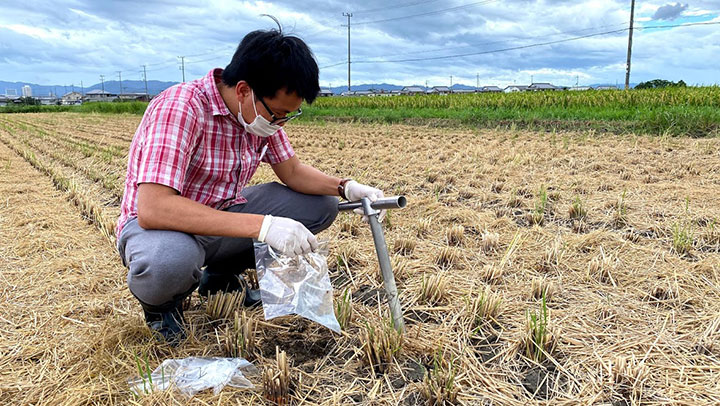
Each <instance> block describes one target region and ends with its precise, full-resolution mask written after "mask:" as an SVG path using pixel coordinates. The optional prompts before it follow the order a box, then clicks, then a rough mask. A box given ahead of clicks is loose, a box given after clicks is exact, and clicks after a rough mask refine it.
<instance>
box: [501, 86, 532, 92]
mask: <svg viewBox="0 0 720 406" xmlns="http://www.w3.org/2000/svg"><path fill="white" fill-rule="evenodd" d="M528 87H529V86H527V85H512V86H508V87H506V88H505V89H504V90H503V92H505V93H517V92H527V91H528Z"/></svg>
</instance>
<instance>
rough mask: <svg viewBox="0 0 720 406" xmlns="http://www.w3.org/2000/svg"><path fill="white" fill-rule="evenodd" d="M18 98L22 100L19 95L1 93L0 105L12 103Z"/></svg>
mask: <svg viewBox="0 0 720 406" xmlns="http://www.w3.org/2000/svg"><path fill="white" fill-rule="evenodd" d="M16 100H18V101H19V100H20V97H19V96H17V95H7V94H6V95H2V94H0V107H5V106H7V105H8V104H10V105H12V104H13V103H14V102H15V101H16Z"/></svg>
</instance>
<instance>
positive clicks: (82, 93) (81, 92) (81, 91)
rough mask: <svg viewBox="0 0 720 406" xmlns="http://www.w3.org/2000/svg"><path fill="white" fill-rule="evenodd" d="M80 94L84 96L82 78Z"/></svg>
mask: <svg viewBox="0 0 720 406" xmlns="http://www.w3.org/2000/svg"><path fill="white" fill-rule="evenodd" d="M80 94H81V95H82V97H85V86H83V82H82V80H81V81H80Z"/></svg>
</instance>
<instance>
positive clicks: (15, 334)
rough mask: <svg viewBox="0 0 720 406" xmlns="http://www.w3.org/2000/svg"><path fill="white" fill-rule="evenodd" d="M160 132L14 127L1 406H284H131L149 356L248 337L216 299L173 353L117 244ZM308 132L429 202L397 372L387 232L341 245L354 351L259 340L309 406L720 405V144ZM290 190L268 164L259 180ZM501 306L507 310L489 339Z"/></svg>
mask: <svg viewBox="0 0 720 406" xmlns="http://www.w3.org/2000/svg"><path fill="white" fill-rule="evenodd" d="M139 120H140V117H138V116H122V115H120V116H109V115H99V114H83V115H80V114H69V113H62V114H27V115H2V116H0V174H1V176H0V278H2V284H1V285H0V289H2V298H3V301H2V308H1V309H0V404H22V405H30V404H32V405H78V404H143V405H144V404H148V405H149V404H186V403H189V404H198V405H200V404H270V403H269V402H267V401H265V400H263V389H262V387H263V383H262V379H261V378H260V377H259V376H252V377H250V379H251V381H252V382H253V383H255V385H256V389H255V390H241V389H233V388H225V389H224V390H223V391H222V392H221V393H220V394H219V395H213V394H212V392H203V393H201V394H199V395H198V396H196V397H194V398H192V399H190V400H188V399H185V398H184V397H183V396H181V395H179V394H176V393H173V392H157V393H151V394H148V395H143V396H141V397H137V396H133V395H132V394H131V393H130V391H129V387H128V384H127V379H128V378H131V377H133V376H136V375H138V374H139V372H138V366H137V360H138V359H139V360H142V363H144V362H145V361H147V364H148V365H149V366H150V368H151V369H154V367H156V366H157V365H159V364H160V363H161V362H162V360H164V359H168V358H182V357H188V356H226V355H227V352H226V349H225V345H224V343H225V340H226V336H227V335H228V331H229V326H230V325H231V324H232V321H231V320H211V319H210V318H209V316H207V314H206V313H205V304H204V303H202V302H201V301H200V299H199V298H198V297H197V295H195V296H193V299H192V301H191V303H190V304H189V310H188V311H187V312H186V314H187V317H188V319H189V323H190V325H191V331H192V334H191V337H190V338H189V339H188V340H186V341H185V342H183V343H182V344H181V345H180V346H178V347H176V348H172V347H170V346H167V345H164V344H157V343H156V342H155V341H154V339H153V338H152V337H151V335H150V333H149V331H148V330H147V328H146V327H145V326H144V322H143V319H142V315H141V311H140V307H139V305H138V304H137V303H136V301H135V300H134V299H133V298H132V296H131V294H130V293H129V291H128V290H127V287H126V284H125V269H124V268H123V267H122V265H121V263H120V261H119V257H118V256H117V254H116V252H115V249H114V231H113V229H114V222H115V220H116V218H117V215H118V212H119V208H118V205H119V199H120V198H121V197H122V186H123V182H124V174H125V167H126V164H127V148H128V146H129V143H130V140H131V138H132V135H133V133H134V130H135V127H136V126H137V124H138V122H139ZM287 130H288V133H289V134H290V139H291V141H292V143H293V146H294V147H295V149H296V151H297V153H298V154H299V156H300V158H301V159H302V160H303V161H305V162H308V163H311V164H313V165H315V166H316V167H318V168H320V169H321V170H324V171H326V172H328V173H331V174H337V175H342V176H350V177H353V178H355V179H357V180H358V181H361V182H366V183H369V184H375V185H377V186H378V187H380V188H382V189H383V190H385V193H386V195H404V196H406V197H407V199H408V202H409V203H408V207H407V208H406V209H403V210H398V211H394V212H391V213H390V214H389V216H388V220H387V221H386V224H385V233H386V238H387V241H388V245H389V248H390V251H391V253H392V261H393V265H394V269H395V272H396V275H397V279H398V286H399V289H400V296H401V301H402V303H403V308H404V310H405V322H406V325H407V332H406V334H405V335H404V338H403V344H402V347H401V349H400V350H399V351H398V352H396V353H395V354H394V357H393V358H392V362H391V363H390V364H389V365H385V366H384V368H382V369H384V370H385V371H384V373H380V372H379V371H378V366H377V365H376V366H374V367H373V368H371V366H370V365H368V363H367V362H364V359H365V358H364V357H365V355H364V353H363V350H362V348H363V344H364V332H365V331H366V328H367V327H366V325H367V324H370V325H379V324H381V323H383V320H386V319H385V318H387V310H386V307H387V306H386V305H385V303H384V302H383V297H382V294H381V293H382V282H381V280H380V277H379V276H378V274H379V269H378V265H377V260H376V257H375V253H374V248H373V245H372V237H371V234H370V231H369V229H368V228H367V226H366V225H364V224H362V223H361V222H359V219H358V218H357V217H355V216H352V215H350V214H341V215H340V216H339V217H338V220H337V221H336V223H335V224H334V225H333V226H332V227H331V228H330V229H329V230H327V231H325V232H324V233H323V234H321V236H322V237H324V238H326V239H328V240H329V241H330V247H331V251H330V258H329V260H328V263H329V264H330V265H331V266H330V267H331V277H332V279H333V283H334V286H335V288H336V292H335V293H336V299H339V296H340V294H341V293H342V291H343V290H344V289H345V288H349V290H350V292H351V296H352V307H353V312H354V317H353V321H352V322H351V323H350V326H349V327H348V328H347V329H346V331H345V332H344V334H333V333H331V332H329V331H328V330H326V329H324V328H322V327H319V326H317V325H316V324H314V323H310V322H307V321H304V320H301V319H298V318H283V319H277V320H273V321H271V322H268V323H265V324H261V325H259V326H258V329H257V330H258V331H257V337H256V348H257V350H256V351H255V353H254V354H253V356H252V359H251V361H252V362H253V363H254V364H255V365H256V366H257V367H258V368H259V369H260V370H263V369H265V368H269V367H271V366H272V365H273V364H274V363H275V347H276V346H277V347H279V349H280V350H284V351H286V352H287V354H288V357H289V358H290V360H291V376H292V381H293V385H292V391H291V392H292V403H293V404H308V405H314V404H322V405H341V404H342V405H346V404H347V405H353V404H356V405H360V404H363V405H368V404H392V405H413V404H426V403H427V400H426V398H425V396H424V395H423V392H424V391H425V390H426V389H427V388H428V387H431V386H432V384H433V382H439V381H438V379H441V377H439V376H440V375H442V374H441V373H440V372H442V371H446V372H447V371H452V373H451V374H450V375H451V376H453V379H452V380H451V381H452V384H448V386H447V387H446V389H451V391H452V390H454V389H457V391H458V394H457V400H456V402H457V403H458V404H463V405H515V404H553V405H558V404H559V405H576V404H584V405H602V404H604V405H611V404H612V405H624V404H628V405H630V404H637V405H640V404H642V405H661V404H662V405H666V404H678V405H703V404H707V405H712V404H719V403H720V229H719V226H718V224H717V223H718V221H719V220H720V193H718V190H720V142H719V141H718V140H717V139H689V138H657V137H655V138H652V137H644V136H635V135H626V136H607V135H596V134H593V133H588V132H582V133H572V132H568V133H551V132H525V131H492V130H474V129H469V128H433V127H418V126H400V125H360V124H337V123H328V124H295V123H293V124H292V125H289V126H288V128H287ZM271 180H273V176H272V172H271V170H270V169H269V168H268V167H262V168H261V170H260V171H259V172H258V173H257V174H256V176H255V178H254V182H267V181H271ZM542 292H544V293H545V295H544V296H545V300H546V302H547V308H548V311H549V324H548V326H547V336H546V337H547V342H548V343H550V344H551V345H548V346H546V347H543V349H544V350H545V355H546V356H545V357H542V359H535V360H533V359H532V356H530V355H529V354H528V353H527V352H526V351H525V348H524V347H523V345H524V344H525V343H526V342H527V339H528V337H529V336H528V329H527V324H528V318H529V315H530V314H536V313H539V312H540V310H541V306H542V305H541V303H542V299H541V298H542V296H543V295H542ZM483 293H484V294H485V295H490V296H492V297H497V298H499V300H500V302H499V305H498V308H497V312H496V314H494V315H493V316H492V317H486V318H485V319H482V320H478V318H477V312H473V311H472V304H473V301H476V299H477V298H478V297H480V296H482V294H483ZM476 310H477V309H476ZM248 316H249V317H251V318H253V319H257V320H262V312H261V311H260V310H252V311H249V312H248ZM439 359H441V360H440V361H438V360H439ZM433 371H434V372H433ZM446 375H447V374H446ZM434 380H435V381H434ZM443 383H447V382H445V381H443Z"/></svg>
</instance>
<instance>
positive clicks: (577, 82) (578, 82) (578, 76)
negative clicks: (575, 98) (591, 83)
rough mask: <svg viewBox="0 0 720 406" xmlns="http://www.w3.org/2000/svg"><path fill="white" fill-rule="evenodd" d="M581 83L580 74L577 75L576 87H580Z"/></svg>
mask: <svg viewBox="0 0 720 406" xmlns="http://www.w3.org/2000/svg"><path fill="white" fill-rule="evenodd" d="M579 84H580V75H575V87H578V85H579Z"/></svg>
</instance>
